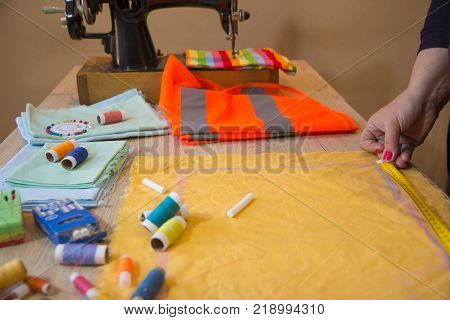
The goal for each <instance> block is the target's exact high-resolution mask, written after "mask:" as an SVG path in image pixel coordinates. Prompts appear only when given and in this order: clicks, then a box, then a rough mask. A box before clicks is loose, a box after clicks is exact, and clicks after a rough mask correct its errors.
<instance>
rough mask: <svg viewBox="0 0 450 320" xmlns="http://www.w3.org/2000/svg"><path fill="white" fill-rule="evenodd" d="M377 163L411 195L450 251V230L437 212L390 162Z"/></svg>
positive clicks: (446, 248)
mask: <svg viewBox="0 0 450 320" xmlns="http://www.w3.org/2000/svg"><path fill="white" fill-rule="evenodd" d="M377 163H378V164H379V166H380V168H381V170H383V171H384V172H385V173H386V174H388V175H389V176H390V177H391V178H392V179H393V180H394V181H395V182H397V183H398V184H399V185H400V186H401V187H402V188H403V190H405V191H406V193H407V194H408V195H409V196H410V197H411V199H412V200H413V201H414V203H415V204H416V205H417V207H418V208H419V210H420V211H421V212H422V214H423V215H424V216H425V218H426V219H427V221H428V223H429V224H430V225H431V228H433V230H434V232H435V233H436V235H437V237H438V238H439V240H440V241H441V243H442V244H443V245H444V248H445V250H446V251H447V253H450V232H449V230H448V228H447V226H446V225H445V224H444V223H443V222H442V220H441V219H440V218H439V216H438V215H437V213H436V212H434V211H433V210H431V208H430V207H429V206H428V205H427V204H426V203H425V201H424V200H423V198H422V197H421V196H420V195H419V194H418V193H417V191H416V189H415V188H414V186H413V185H412V184H411V182H409V180H408V179H407V178H406V177H405V176H404V175H403V174H402V173H401V172H400V171H399V170H398V169H397V168H396V167H395V166H394V165H393V164H392V163H390V162H380V161H378V162H377Z"/></svg>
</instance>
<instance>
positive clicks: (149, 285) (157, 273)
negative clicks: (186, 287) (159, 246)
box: [131, 267, 166, 300]
mask: <svg viewBox="0 0 450 320" xmlns="http://www.w3.org/2000/svg"><path fill="white" fill-rule="evenodd" d="M165 276H166V272H165V271H164V269H163V268H160V267H157V268H154V269H152V270H151V271H150V272H149V273H148V274H147V276H146V277H145V278H144V280H142V281H141V283H139V286H138V287H137V289H136V291H134V292H133V294H132V295H131V299H133V300H153V299H155V297H156V295H157V294H158V292H159V290H161V288H162V286H163V285H164V278H165Z"/></svg>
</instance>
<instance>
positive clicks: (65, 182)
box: [6, 141, 129, 189]
mask: <svg viewBox="0 0 450 320" xmlns="http://www.w3.org/2000/svg"><path fill="white" fill-rule="evenodd" d="M55 145H57V144H54V143H47V144H45V145H44V147H43V148H42V149H41V150H40V151H39V152H38V153H37V154H36V155H35V156H34V157H33V158H31V159H30V160H28V161H27V162H25V163H24V165H23V166H21V167H19V168H18V169H17V170H16V171H14V172H13V173H12V174H11V175H10V176H9V177H8V178H7V179H6V181H7V182H9V183H10V184H11V185H12V186H15V187H22V188H26V187H40V188H61V189H86V188H95V187H100V186H102V185H103V184H104V183H105V182H106V180H107V179H108V178H109V177H110V176H111V175H113V174H115V173H116V172H117V171H118V170H119V169H120V168H121V167H122V165H123V163H124V162H125V160H126V158H127V155H128V150H129V147H128V143H127V142H126V141H104V142H88V143H81V144H80V146H82V147H85V148H86V149H87V150H88V152H89V156H88V158H87V159H86V160H85V161H84V162H83V163H82V164H80V165H79V166H77V167H76V168H75V169H74V170H72V171H68V170H66V169H64V168H63V167H62V166H61V163H59V162H58V163H52V162H49V161H48V160H47V159H46V157H45V153H46V152H47V150H49V149H50V148H51V147H53V146H55Z"/></svg>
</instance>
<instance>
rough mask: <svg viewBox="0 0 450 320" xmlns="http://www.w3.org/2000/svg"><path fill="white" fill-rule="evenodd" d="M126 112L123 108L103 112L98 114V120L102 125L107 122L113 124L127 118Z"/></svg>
mask: <svg viewBox="0 0 450 320" xmlns="http://www.w3.org/2000/svg"><path fill="white" fill-rule="evenodd" d="M125 117H126V113H125V111H123V110H119V111H110V112H105V113H101V114H99V115H98V116H97V121H98V123H99V124H101V125H105V124H113V123H117V122H122V121H124V120H125Z"/></svg>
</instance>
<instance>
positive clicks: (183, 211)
mask: <svg viewBox="0 0 450 320" xmlns="http://www.w3.org/2000/svg"><path fill="white" fill-rule="evenodd" d="M178 214H179V215H180V216H182V217H183V218H184V220H187V218H189V208H188V206H187V204H186V203H185V204H183V205H182V206H181V207H180V211H179V212H178Z"/></svg>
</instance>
